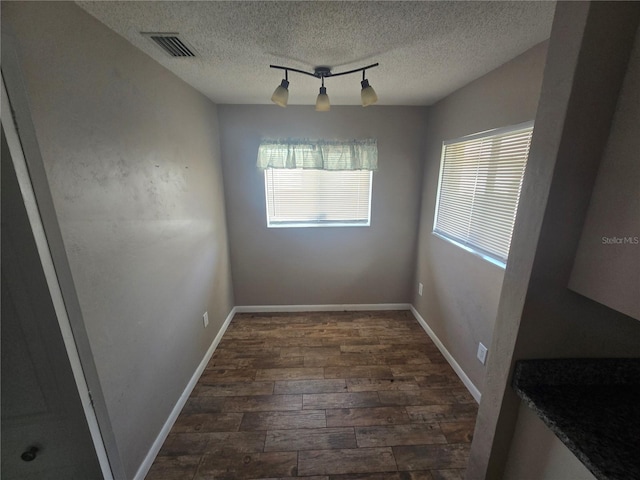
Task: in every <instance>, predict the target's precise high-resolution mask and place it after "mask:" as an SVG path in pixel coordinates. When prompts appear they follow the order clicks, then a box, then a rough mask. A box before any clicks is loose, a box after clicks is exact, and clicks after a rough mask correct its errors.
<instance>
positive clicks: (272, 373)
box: [256, 368, 324, 381]
mask: <svg viewBox="0 0 640 480" xmlns="http://www.w3.org/2000/svg"><path fill="white" fill-rule="evenodd" d="M315 379H317V380H320V379H324V370H323V369H322V368H265V369H259V370H258V371H257V373H256V380H262V381H264V380H315Z"/></svg>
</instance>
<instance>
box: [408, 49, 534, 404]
mask: <svg viewBox="0 0 640 480" xmlns="http://www.w3.org/2000/svg"><path fill="white" fill-rule="evenodd" d="M545 55H546V43H542V44H539V45H537V46H535V47H533V48H532V49H530V50H529V51H527V52H525V53H524V54H522V55H520V56H518V57H516V58H515V59H513V60H511V61H510V62H508V63H506V64H504V65H503V66H501V67H500V68H498V69H496V70H494V71H492V72H490V73H488V74H487V75H485V76H484V77H481V78H479V79H477V80H475V81H474V82H472V83H470V84H469V85H467V86H466V87H464V88H462V89H460V90H458V91H456V92H455V93H453V94H451V95H450V96H448V97H446V98H445V99H444V100H442V101H440V102H438V103H437V104H435V105H434V106H433V107H432V108H431V109H430V111H429V124H428V130H427V131H428V141H427V146H426V155H425V171H424V181H423V186H422V210H421V216H420V237H419V242H418V257H417V270H416V277H415V283H414V284H413V285H412V290H411V291H412V292H413V297H412V303H413V305H414V306H415V307H416V309H417V310H418V312H419V313H420V315H422V317H423V318H424V319H425V321H426V322H427V323H428V324H429V326H430V327H431V328H432V329H433V331H434V332H435V333H436V335H437V336H438V338H440V340H441V341H442V343H443V344H444V345H445V347H446V348H447V350H449V352H450V353H451V354H452V355H453V357H454V358H455V360H456V361H457V362H458V363H459V364H460V366H461V367H462V369H463V370H464V371H465V373H466V374H467V375H468V376H469V378H470V379H471V381H472V382H473V383H474V384H475V386H476V387H478V389H479V390H480V391H481V392H482V390H483V387H484V376H485V368H484V366H483V365H482V364H481V363H480V362H478V360H477V359H476V352H477V349H478V342H482V343H484V345H486V346H487V347H489V346H490V345H491V338H492V335H493V327H494V321H495V318H496V313H497V309H498V302H499V299H500V291H501V289H502V279H503V276H504V269H502V268H500V267H498V266H496V265H494V264H492V263H489V262H488V261H486V260H484V259H482V258H480V257H478V256H476V255H474V254H472V253H469V252H467V251H465V250H463V249H461V248H459V247H457V246H455V245H453V244H451V243H449V242H447V241H445V240H443V239H442V238H440V237H436V236H434V235H433V234H432V233H431V232H432V229H433V217H434V212H435V203H436V196H437V191H438V174H439V169H440V158H441V153H442V142H443V141H444V140H449V139H454V138H457V137H461V136H463V135H468V134H471V133H476V132H481V131H484V130H489V129H492V128H498V127H504V126H508V125H515V124H518V123H522V122H526V121H529V120H532V119H533V118H534V117H535V114H536V108H537V105H538V96H539V94H540V85H541V83H542V74H543V70H544V61H545ZM418 282H421V283H422V284H423V285H424V291H423V295H422V296H420V295H418V293H417V284H418ZM489 356H491V351H489Z"/></svg>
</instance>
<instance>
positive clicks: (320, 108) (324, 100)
mask: <svg viewBox="0 0 640 480" xmlns="http://www.w3.org/2000/svg"><path fill="white" fill-rule="evenodd" d="M330 108H331V104H330V103H329V95H327V88H326V87H320V93H319V94H318V98H317V99H316V112H328V111H329V109H330Z"/></svg>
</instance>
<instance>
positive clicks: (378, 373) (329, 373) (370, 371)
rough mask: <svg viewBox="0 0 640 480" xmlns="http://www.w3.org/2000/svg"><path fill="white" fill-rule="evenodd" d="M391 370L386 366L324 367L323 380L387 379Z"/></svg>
mask: <svg viewBox="0 0 640 480" xmlns="http://www.w3.org/2000/svg"><path fill="white" fill-rule="evenodd" d="M391 376H392V374H391V370H390V369H389V367H388V366H386V365H373V366H366V365H360V366H355V367H325V369H324V378H389V377H391Z"/></svg>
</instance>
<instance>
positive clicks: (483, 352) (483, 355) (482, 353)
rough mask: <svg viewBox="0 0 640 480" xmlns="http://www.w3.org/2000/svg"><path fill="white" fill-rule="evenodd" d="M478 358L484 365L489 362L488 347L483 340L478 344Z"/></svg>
mask: <svg viewBox="0 0 640 480" xmlns="http://www.w3.org/2000/svg"><path fill="white" fill-rule="evenodd" d="M478 360H480V363H481V364H483V365H484V364H485V363H486V362H487V347H485V346H484V345H483V344H482V342H480V343H479V344H478Z"/></svg>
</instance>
